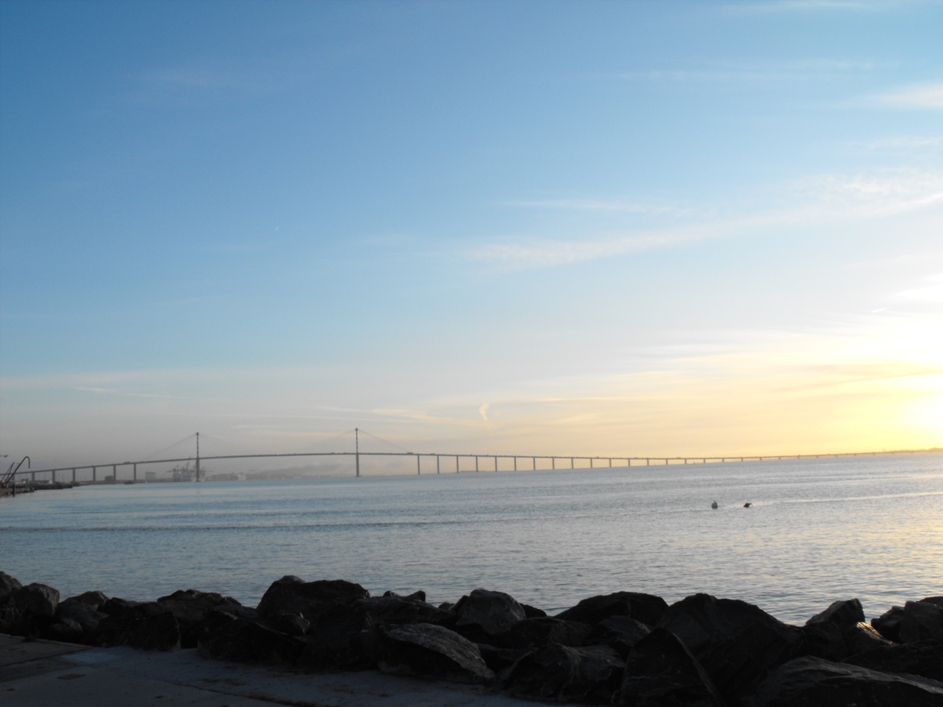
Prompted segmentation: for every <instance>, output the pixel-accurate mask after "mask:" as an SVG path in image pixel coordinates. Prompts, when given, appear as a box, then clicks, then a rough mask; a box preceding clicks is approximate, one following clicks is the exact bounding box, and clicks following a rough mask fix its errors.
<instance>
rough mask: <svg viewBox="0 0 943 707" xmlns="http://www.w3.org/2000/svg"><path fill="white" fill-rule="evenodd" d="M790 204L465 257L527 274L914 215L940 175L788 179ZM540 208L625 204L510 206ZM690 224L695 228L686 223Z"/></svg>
mask: <svg viewBox="0 0 943 707" xmlns="http://www.w3.org/2000/svg"><path fill="white" fill-rule="evenodd" d="M777 191H779V192H780V193H781V194H783V195H784V196H785V198H787V199H788V200H789V201H790V202H791V203H790V205H789V206H787V207H785V208H778V209H767V210H762V209H758V210H753V211H752V212H747V213H741V214H740V215H737V216H731V217H727V218H722V217H718V216H716V211H713V210H712V211H708V210H706V209H705V210H704V211H703V212H701V213H700V214H698V212H697V211H696V210H695V209H693V208H692V209H686V210H684V211H681V210H676V209H672V208H668V207H666V209H665V211H664V212H655V213H656V214H659V215H663V214H667V213H672V214H684V215H686V216H689V217H690V216H692V215H693V216H695V218H687V219H686V221H687V222H688V225H670V226H669V225H665V226H664V227H662V228H654V229H648V230H644V231H643V230H638V231H631V230H623V231H613V230H607V231H598V232H585V233H582V234H579V235H575V236H573V237H569V238H567V237H562V238H551V237H541V236H516V237H507V238H502V239H495V240H493V241H492V242H490V243H485V244H483V245H480V246H477V247H474V248H471V249H468V250H466V251H465V253H464V255H465V257H467V258H468V259H470V260H472V261H477V262H483V263H486V264H489V265H492V266H494V267H496V268H498V269H499V270H510V271H513V270H530V269H539V268H546V267H553V266H557V265H563V264H567V263H579V262H585V261H590V260H596V259H599V258H606V257H612V256H620V255H629V254H633V253H641V252H644V251H649V250H654V249H659V248H671V247H677V246H681V245H684V244H688V243H695V242H698V241H703V240H708V239H714V238H727V237H734V236H739V235H743V234H746V233H756V232H762V231H763V230H764V229H769V228H776V227H782V226H790V225H805V226H812V225H816V224H824V223H836V222H841V221H854V220H860V219H863V218H872V217H882V216H889V215H894V214H900V213H905V212H908V211H915V210H919V209H922V208H927V207H931V206H934V205H936V204H940V203H943V173H941V172H936V171H926V170H910V169H907V170H886V171H882V172H879V173H872V174H857V175H848V174H824V175H814V176H811V177H807V178H805V179H800V180H794V181H792V182H789V183H787V184H784V185H780V186H779V187H778V189H777ZM510 203H519V204H522V205H527V206H535V207H538V206H539V207H546V208H572V209H586V210H617V209H619V208H620V206H623V205H624V206H626V208H625V210H626V211H632V208H631V206H632V205H633V204H634V202H631V201H625V202H622V201H607V200H592V199H586V200H567V199H561V200H548V201H536V202H510ZM693 221H696V223H692V222H693Z"/></svg>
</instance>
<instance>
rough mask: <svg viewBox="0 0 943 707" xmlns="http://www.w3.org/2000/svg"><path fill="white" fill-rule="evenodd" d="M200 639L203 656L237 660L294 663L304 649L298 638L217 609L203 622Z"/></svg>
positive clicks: (244, 661)
mask: <svg viewBox="0 0 943 707" xmlns="http://www.w3.org/2000/svg"><path fill="white" fill-rule="evenodd" d="M198 638H199V643H198V647H199V650H200V654H201V655H204V656H207V657H209V658H216V659H217V660H231V661H235V662H237V663H287V664H293V663H295V661H296V660H297V659H298V656H299V655H301V651H302V649H303V648H304V644H303V643H302V642H301V640H299V639H297V638H293V637H291V636H286V635H285V634H284V633H279V632H278V631H273V630H272V629H270V628H267V627H265V626H263V625H262V624H260V623H258V622H256V621H250V620H249V619H243V618H239V617H237V616H234V615H233V614H230V613H226V612H223V611H216V610H212V611H210V612H209V614H208V615H207V617H206V618H205V619H204V620H203V621H202V622H201V625H200V632H199V636H198Z"/></svg>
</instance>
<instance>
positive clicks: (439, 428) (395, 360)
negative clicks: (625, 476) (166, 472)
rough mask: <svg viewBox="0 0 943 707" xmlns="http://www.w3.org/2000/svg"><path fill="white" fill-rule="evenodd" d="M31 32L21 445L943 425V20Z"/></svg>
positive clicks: (633, 10)
mask: <svg viewBox="0 0 943 707" xmlns="http://www.w3.org/2000/svg"><path fill="white" fill-rule="evenodd" d="M0 20H2V24H0V32H2V42H0V52H2V54H0V89H2V90H0V219H2V220H0V229H2V230H0V239H2V240H0V258H2V263H0V376H2V387H0V425H2V439H0V446H2V447H3V452H4V453H11V454H24V453H30V454H32V455H34V456H38V457H39V458H41V459H48V460H66V459H69V460H71V459H73V458H74V457H75V456H76V455H77V456H79V457H81V458H82V459H83V460H85V459H89V460H94V459H95V458H98V457H99V456H100V455H103V456H104V457H107V458H110V457H111V455H112V451H114V452H115V453H118V452H120V453H122V454H124V453H128V454H132V453H134V452H137V451H140V452H144V451H150V450H151V449H154V448H158V447H161V446H164V444H166V443H169V442H171V441H173V440H174V439H177V438H180V437H184V436H186V435H188V434H190V433H191V432H193V431H194V430H197V429H199V430H201V431H203V432H204V433H206V434H215V435H216V436H218V437H222V438H226V439H232V440H234V441H237V442H238V443H239V444H243V445H246V446H247V447H251V448H252V449H274V448H277V449H288V448H292V449H297V448H305V447H306V445H311V444H314V443H316V442H317V441H318V440H319V439H321V438H322V437H323V436H330V435H333V434H336V433H337V432H340V431H343V430H345V429H348V428H351V427H353V426H355V425H359V426H360V427H364V428H367V429H369V430H371V431H373V432H375V433H377V434H380V435H381V436H386V437H388V438H390V439H395V440H398V441H400V442H402V443H404V444H405V443H407V442H408V443H409V445H410V446H411V447H412V448H421V449H429V450H434V449H446V448H448V449H454V448H455V447H456V446H458V447H460V448H462V449H469V450H472V451H489V450H490V451H508V450H511V451H521V452H525V453H526V452H528V451H534V452H537V453H542V452H544V451H546V453H550V452H554V453H601V454H616V453H639V454H655V453H666V454H667V453H676V452H677V453H717V452H721V451H724V450H732V451H737V450H744V451H752V452H758V451H769V452H779V451H783V452H788V451H809V450H817V449H834V448H836V447H837V448H864V447H867V448H885V447H889V446H890V447H894V446H934V445H941V444H943V378H941V371H943V341H941V338H943V334H941V331H943V47H941V43H940V41H939V35H940V28H941V27H943V4H941V3H936V2H888V3H882V2H867V3H858V2H816V1H809V2H768V3H720V2H718V3H701V2H697V3H694V2H692V3H683V2H673V3H654V2H652V3H602V2H599V3H575V2H572V3H523V2H522V3H460V2H448V3H445V2H443V3H287V2H286V3H276V2H267V3H261V2H259V3H209V2H204V3H78V2H75V3H44V2H30V3H17V2H4V3H3V4H2V5H0ZM116 439H117V440H120V441H116ZM116 445H117V448H116Z"/></svg>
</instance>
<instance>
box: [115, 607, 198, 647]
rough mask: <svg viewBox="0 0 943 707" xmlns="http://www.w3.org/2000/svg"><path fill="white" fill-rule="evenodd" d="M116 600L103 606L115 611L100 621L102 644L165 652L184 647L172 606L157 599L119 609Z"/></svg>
mask: <svg viewBox="0 0 943 707" xmlns="http://www.w3.org/2000/svg"><path fill="white" fill-rule="evenodd" d="M114 601H115V600H114V599H109V600H108V601H107V602H105V604H103V605H102V607H103V608H109V609H111V613H108V616H107V617H106V618H104V619H102V620H101V622H100V623H99V624H98V641H99V645H102V646H131V647H132V648H142V649H144V650H162V651H169V650H173V649H174V648H179V647H180V627H179V625H178V624H177V619H176V618H175V617H174V615H173V612H172V611H170V609H168V608H167V607H164V606H161V605H160V604H158V603H157V602H156V601H151V602H145V603H140V604H137V603H136V604H134V605H132V606H126V607H125V608H124V609H119V608H118V606H119V605H118V604H112V602H114ZM109 604H112V605H111V606H110V607H109ZM106 613H107V612H106Z"/></svg>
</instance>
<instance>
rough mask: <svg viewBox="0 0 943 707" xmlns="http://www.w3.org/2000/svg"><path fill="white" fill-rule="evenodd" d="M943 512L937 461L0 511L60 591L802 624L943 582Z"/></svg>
mask: <svg viewBox="0 0 943 707" xmlns="http://www.w3.org/2000/svg"><path fill="white" fill-rule="evenodd" d="M713 500H717V502H718V504H719V505H720V508H718V509H717V510H712V509H711V502H712V501H713ZM745 502H750V503H752V504H753V505H752V507H751V508H749V509H745V508H743V507H742V506H743V503H745ZM941 520H943V455H940V454H928V455H918V456H887V457H873V458H861V457H859V458H847V459H819V460H805V459H803V460H798V461H797V460H789V461H776V462H762V463H759V462H757V463H749V462H747V463H732V464H708V465H688V466H684V465H680V466H670V467H664V466H662V467H632V468H631V469H625V468H621V469H611V470H610V469H596V470H592V471H590V470H577V471H569V470H567V471H537V472H516V473H513V472H501V473H493V472H490V473H489V472H483V473H478V474H475V473H474V472H472V473H462V474H442V475H438V476H437V475H434V474H433V475H422V476H412V477H405V476H403V477H363V478H360V479H355V478H335V479H311V480H298V481H278V482H222V483H205V484H198V485H197V484H149V485H140V484H139V485H133V486H131V485H123V484H119V485H115V486H96V487H84V488H77V489H73V490H65V491H52V492H42V493H40V492H37V493H34V494H32V495H28V496H22V497H18V498H17V499H16V500H15V501H12V500H10V499H6V500H4V501H2V502H0V556H2V565H3V567H2V569H3V570H5V571H7V572H9V573H11V574H13V575H14V576H16V577H17V578H18V579H20V580H21V581H23V582H34V581H39V582H44V583H48V584H50V585H52V586H55V587H57V588H58V589H59V590H60V591H61V592H62V595H63V597H65V596H69V595H72V594H76V593H79V592H82V591H85V590H89V589H101V590H103V591H104V592H105V593H106V594H108V595H110V596H122V597H125V598H131V599H142V600H143V599H155V598H157V597H158V596H160V595H163V594H168V593H170V592H172V591H174V590H176V589H186V588H190V587H193V588H197V589H202V590H212V591H219V592H222V593H224V594H228V595H231V596H234V597H235V598H237V599H239V600H240V601H242V602H244V603H249V604H255V603H256V602H257V601H258V600H259V599H260V598H261V596H262V594H263V592H264V591H265V589H266V588H267V587H268V585H269V584H270V583H271V582H272V581H274V580H275V579H277V578H279V577H281V576H282V575H285V574H296V575H299V576H301V577H302V578H304V579H306V580H312V579H332V578H343V579H348V580H351V581H354V582H359V583H361V584H363V585H364V586H365V587H367V588H368V589H369V590H370V591H371V592H372V593H380V592H383V591H385V590H387V589H392V590H394V591H397V592H401V593H403V592H412V591H415V590H417V589H423V590H425V591H426V592H427V594H428V597H429V600H430V601H432V602H436V603H438V602H442V601H455V600H457V599H458V598H459V597H460V596H461V595H462V594H464V593H467V592H469V591H470V590H471V589H473V588H475V587H486V588H490V589H498V590H502V591H507V592H509V593H511V594H512V595H514V596H515V597H516V598H517V599H518V600H520V601H523V602H526V603H528V604H532V605H535V606H539V607H541V608H544V609H546V610H548V611H551V612H553V611H556V610H559V609H562V608H565V607H567V606H570V605H572V604H574V603H575V602H577V601H578V600H580V599H582V598H585V597H587V596H590V595H593V594H600V593H606V592H612V591H618V590H629V591H642V592H650V593H653V594H658V595H660V596H662V597H664V598H665V599H666V600H667V601H669V602H673V601H676V600H678V599H680V598H682V597H684V596H686V595H689V594H693V593H696V592H708V593H711V594H714V595H716V596H721V597H730V598H738V599H744V600H746V601H749V602H752V603H755V604H758V605H759V606H760V607H762V608H763V609H765V610H766V611H768V612H769V613H771V614H773V615H774V616H776V617H778V618H780V619H782V620H784V621H788V622H804V621H805V620H806V619H807V618H808V617H809V616H811V615H813V614H814V613H817V612H818V611H820V610H822V609H823V608H824V607H825V606H827V605H828V604H829V603H830V602H831V601H834V600H836V599H843V598H850V597H855V596H856V597H858V598H859V599H861V601H862V603H863V605H864V609H865V614H866V615H867V616H868V617H872V616H875V615H878V614H880V613H882V612H884V611H885V610H886V609H887V608H889V607H890V606H891V605H892V604H901V603H902V602H904V601H906V600H908V599H917V598H922V597H924V596H927V595H932V594H940V593H943V523H941V522H940V521H941Z"/></svg>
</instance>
